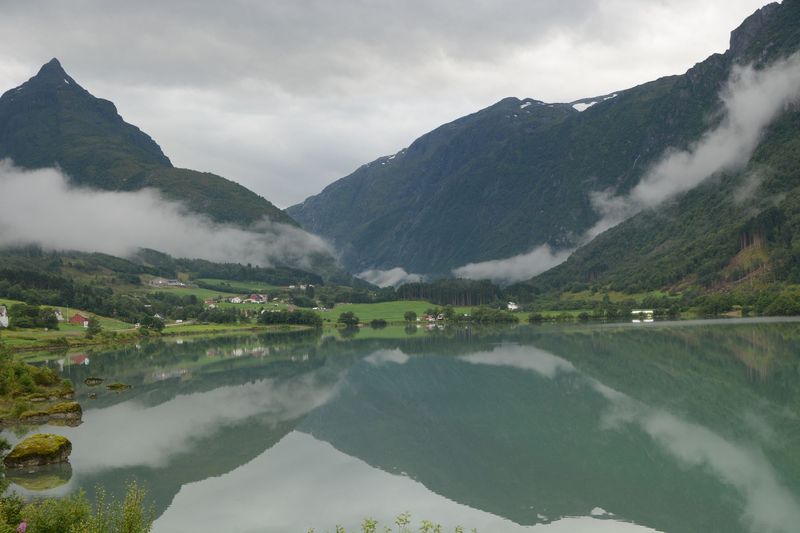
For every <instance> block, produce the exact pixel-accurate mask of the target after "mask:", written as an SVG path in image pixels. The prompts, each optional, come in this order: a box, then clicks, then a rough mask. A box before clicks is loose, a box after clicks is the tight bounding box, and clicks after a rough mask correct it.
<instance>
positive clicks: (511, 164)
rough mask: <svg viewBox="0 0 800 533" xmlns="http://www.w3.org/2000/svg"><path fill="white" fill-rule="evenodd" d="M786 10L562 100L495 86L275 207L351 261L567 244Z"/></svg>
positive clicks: (698, 132)
mask: <svg viewBox="0 0 800 533" xmlns="http://www.w3.org/2000/svg"><path fill="white" fill-rule="evenodd" d="M798 12H800V2H798V0H785V1H784V2H783V3H782V4H777V3H776V4H770V5H767V6H765V7H764V8H762V9H760V10H758V11H757V12H756V13H755V14H754V15H752V16H751V17H749V18H748V19H747V20H746V21H745V22H744V23H743V24H742V25H741V26H740V27H739V28H738V29H737V30H735V31H734V32H733V33H732V34H731V44H730V48H729V50H728V51H726V52H725V53H724V54H714V55H712V56H710V57H709V58H707V59H706V60H705V61H703V62H701V63H698V64H697V65H695V66H694V67H692V68H691V69H690V70H688V71H687V72H686V73H685V74H683V75H676V76H668V77H664V78H661V79H658V80H655V81H652V82H650V83H645V84H643V85H640V86H637V87H633V88H630V89H627V90H621V91H618V92H616V93H613V94H610V95H606V96H604V97H597V98H588V99H582V100H579V101H577V102H573V103H572V104H545V103H543V102H539V101H536V100H532V99H523V100H519V99H516V98H506V99H504V100H501V101H500V102H498V103H496V104H494V105H492V106H490V107H488V108H486V109H484V110H481V111H479V112H477V113H475V114H472V115H469V116H466V117H463V118H460V119H458V120H456V121H454V122H452V123H450V124H446V125H444V126H441V127H439V128H437V129H436V130H434V131H432V132H430V133H427V134H425V135H423V136H422V137H420V138H419V139H417V140H415V141H414V142H413V143H412V144H411V145H410V146H409V147H408V148H407V149H404V150H401V151H400V152H398V153H397V154H395V155H393V156H389V157H382V158H379V159H377V160H375V161H373V162H371V163H368V164H366V165H364V166H362V167H360V168H359V169H357V170H356V171H355V172H353V173H352V174H350V175H349V176H347V177H344V178H342V179H340V180H338V181H336V182H335V183H333V184H331V185H330V186H328V187H327V188H325V189H324V190H323V191H322V192H320V193H319V194H318V195H316V196H312V197H310V198H308V199H307V200H305V201H304V202H303V203H301V204H298V205H295V206H293V207H291V208H289V209H288V210H287V211H288V213H289V214H290V215H291V216H292V217H293V218H294V219H295V220H297V221H298V222H300V224H301V225H302V226H303V227H304V228H305V229H307V230H310V231H312V232H315V233H318V234H320V235H322V236H324V237H327V238H328V239H330V240H331V241H332V242H333V243H334V244H335V245H336V246H337V247H338V248H339V249H340V250H341V252H342V260H343V261H344V264H345V266H347V267H349V268H350V270H351V271H360V270H364V269H368V268H379V269H388V268H392V267H396V266H400V267H403V268H405V269H406V270H408V271H411V272H421V273H433V274H449V273H450V272H451V270H452V269H453V268H455V267H458V266H461V265H464V264H466V263H470V262H480V261H486V260H490V259H499V258H506V257H510V256H514V255H517V254H521V253H525V252H528V251H530V250H531V249H533V248H534V247H536V246H538V245H541V244H548V245H550V246H552V247H554V248H556V249H567V248H573V247H575V246H576V245H578V244H580V242H581V237H582V235H584V234H585V232H586V230H588V229H589V228H591V227H592V226H593V225H594V224H596V223H597V222H598V221H599V220H600V219H601V215H600V214H599V213H598V212H597V211H596V210H595V208H594V206H593V204H592V199H591V198H592V193H593V192H597V191H611V192H613V193H614V194H616V195H621V194H625V193H627V192H629V191H630V190H631V189H632V188H633V187H634V186H635V185H636V184H637V183H638V182H639V181H640V179H641V178H642V176H643V175H644V173H645V172H647V170H648V169H650V168H651V167H652V166H653V165H654V164H655V163H656V162H657V161H659V160H660V159H661V158H662V156H663V154H664V153H665V151H666V150H668V149H677V150H683V149H687V148H689V147H691V146H692V144H693V143H695V142H696V141H697V140H698V139H700V138H701V136H702V135H703V133H704V132H705V131H707V130H708V129H709V128H710V127H712V126H714V125H715V124H717V123H719V121H720V113H719V111H720V108H721V102H720V99H719V94H720V91H721V90H722V89H723V88H724V87H725V84H726V82H727V81H728V79H729V76H730V73H731V69H732V67H733V65H735V64H737V63H742V64H744V63H748V62H752V61H756V62H758V63H759V64H766V63H767V62H769V61H770V60H772V59H775V58H778V57H783V56H785V55H787V54H788V53H789V52H792V51H794V50H796V49H797V45H798V42H800V35H798V33H799V32H798V28H800V24H798V22H800V17H799V16H798ZM591 102H595V103H594V104H593V105H591V106H588V104H589V103H591Z"/></svg>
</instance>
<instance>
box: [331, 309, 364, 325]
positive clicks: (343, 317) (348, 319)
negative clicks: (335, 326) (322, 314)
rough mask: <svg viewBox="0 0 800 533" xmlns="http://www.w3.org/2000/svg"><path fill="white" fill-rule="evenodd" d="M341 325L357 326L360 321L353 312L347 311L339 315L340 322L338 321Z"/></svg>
mask: <svg viewBox="0 0 800 533" xmlns="http://www.w3.org/2000/svg"><path fill="white" fill-rule="evenodd" d="M336 322H338V323H339V324H344V325H345V326H347V327H353V326H357V325H358V323H359V322H360V320H359V319H358V317H357V316H356V315H355V313H353V312H352V311H345V312H344V313H342V314H340V315H339V318H338V320H336Z"/></svg>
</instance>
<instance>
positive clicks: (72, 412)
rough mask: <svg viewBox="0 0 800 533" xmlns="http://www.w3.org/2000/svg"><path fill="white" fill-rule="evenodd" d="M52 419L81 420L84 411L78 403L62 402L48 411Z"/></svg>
mask: <svg viewBox="0 0 800 533" xmlns="http://www.w3.org/2000/svg"><path fill="white" fill-rule="evenodd" d="M47 414H49V415H50V418H56V419H58V418H60V419H63V420H80V419H81V417H82V416H83V409H81V404H79V403H78V402H61V403H57V404H55V405H53V406H52V407H50V409H48V410H47Z"/></svg>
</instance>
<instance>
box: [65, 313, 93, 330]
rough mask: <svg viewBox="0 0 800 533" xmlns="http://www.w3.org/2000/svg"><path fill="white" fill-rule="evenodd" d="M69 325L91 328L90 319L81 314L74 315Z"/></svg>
mask: <svg viewBox="0 0 800 533" xmlns="http://www.w3.org/2000/svg"><path fill="white" fill-rule="evenodd" d="M69 323H70V324H76V325H79V326H83V327H85V328H88V327H89V319H88V318H86V317H85V316H83V315H82V314H80V313H75V314H74V315H72V316H71V317H70V319H69Z"/></svg>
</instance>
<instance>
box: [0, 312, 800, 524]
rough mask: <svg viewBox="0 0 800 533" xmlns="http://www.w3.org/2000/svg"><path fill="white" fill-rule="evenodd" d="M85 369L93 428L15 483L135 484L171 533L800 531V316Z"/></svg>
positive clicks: (190, 355) (325, 346) (267, 351)
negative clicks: (453, 528) (45, 476)
mask: <svg viewBox="0 0 800 533" xmlns="http://www.w3.org/2000/svg"><path fill="white" fill-rule="evenodd" d="M87 358H88V360H89V361H90V363H89V364H88V365H87V364H85V362H82V363H81V364H74V365H70V364H69V363H68V362H67V363H66V364H65V365H64V374H65V375H66V376H68V377H70V378H71V379H72V380H73V382H74V383H76V384H77V385H78V394H79V396H80V397H81V399H82V403H83V405H84V409H85V412H84V421H85V422H84V424H83V425H81V426H80V427H78V428H47V430H52V431H54V432H57V433H62V434H65V435H67V436H69V437H70V438H71V439H72V441H73V444H74V447H73V449H74V451H73V455H72V463H71V464H72V469H73V473H72V477H71V478H69V477H62V478H61V479H62V480H66V479H69V481H66V482H65V483H64V484H62V485H60V486H56V484H52V486H49V487H48V486H47V484H46V483H45V484H39V485H37V484H33V485H31V484H29V485H28V488H27V489H25V488H23V486H24V484H25V482H24V481H21V482H20V483H18V484H17V485H15V486H16V488H17V489H18V490H20V491H22V492H25V493H30V491H32V490H38V489H40V488H47V490H46V491H45V493H53V494H62V493H66V492H69V491H72V490H75V489H77V488H78V487H82V488H86V489H87V490H89V492H90V493H91V489H92V487H93V486H94V485H95V484H96V483H101V484H103V485H105V486H107V487H108V488H109V490H110V492H112V494H113V493H116V494H119V493H120V492H121V491H122V490H123V487H124V483H125V482H126V481H127V480H128V479H130V478H131V477H136V478H138V479H140V480H141V481H143V482H144V483H145V484H146V485H147V486H148V488H149V489H150V492H151V494H152V496H153V497H154V498H155V500H156V508H157V511H158V513H159V514H162V513H163V515H162V516H161V518H160V519H159V520H158V522H157V529H158V530H159V531H175V530H193V531H212V530H213V531H217V530H220V529H225V530H228V531H265V530H270V529H267V528H268V527H273V529H271V531H292V530H296V531H305V530H307V529H308V528H309V527H317V528H318V530H325V529H326V528H328V529H330V528H332V527H333V526H334V524H335V523H342V524H344V525H348V526H351V527H352V526H354V525H357V523H358V522H359V521H360V519H362V518H363V517H365V516H366V515H373V516H376V517H379V518H382V519H387V518H391V517H393V516H396V515H397V514H398V513H400V512H402V511H404V510H411V511H412V512H413V514H414V516H415V517H417V518H419V519H421V518H430V519H432V520H437V521H440V522H447V523H448V524H451V525H453V524H455V523H456V522H459V523H463V524H464V525H465V526H468V527H478V529H479V530H483V531H493V532H502V531H528V530H533V531H538V530H540V529H541V530H544V531H547V532H548V533H550V532H558V531H579V532H582V531H586V532H595V531H628V530H630V531H669V532H670V533H680V532H686V533H690V532H692V533H693V532H696V531H726V532H734V533H735V532H746V533H762V532H767V533H770V532H774V533H784V532H789V531H795V530H796V529H797V527H796V525H797V524H798V523H800V506H798V494H800V454H798V453H797V451H796V444H795V443H796V442H797V441H798V439H800V419H798V416H797V415H798V413H799V412H800V385H799V384H798V380H797V375H799V374H800V323H797V322H786V323H769V322H758V321H756V322H753V321H729V322H723V323H719V322H711V323H675V324H656V325H648V326H647V327H646V328H642V327H641V325H639V327H635V326H572V327H530V328H514V329H506V330H489V331H481V330H474V329H466V330H451V329H444V330H442V331H438V330H437V331H434V332H425V331H420V332H418V333H416V334H414V335H408V334H406V333H405V332H404V331H403V329H402V328H395V329H394V330H393V329H392V328H387V329H386V330H380V331H372V330H369V331H365V332H362V334H359V335H357V336H355V337H354V338H352V339H334V338H330V337H320V336H319V335H305V334H304V335H299V336H286V335H283V336H281V335H273V336H266V337H263V336H262V337H256V336H252V337H245V338H239V339H232V340H231V339H229V340H220V339H217V340H204V341H197V340H191V341H190V340H187V342H185V343H183V344H181V345H174V344H173V345H166V344H152V345H142V346H141V347H138V348H130V349H126V350H121V351H117V352H113V353H108V354H99V353H98V354H89V355H88V356H87ZM89 376H99V377H103V378H105V379H107V380H109V381H111V380H113V381H122V382H125V383H129V384H131V385H133V388H132V389H130V390H129V391H126V392H124V393H121V394H112V393H107V392H106V391H104V390H103V389H102V388H99V389H100V390H98V387H94V388H93V387H88V386H85V385H83V380H84V379H85V378H86V377H89ZM94 392H97V393H98V398H97V400H88V399H86V398H87V397H88V394H90V393H94ZM12 438H13V437H12ZM603 509H605V510H607V511H609V512H610V513H613V515H604V514H603V511H602V510H603ZM593 514H594V515H598V516H592V515H593ZM601 515H602V516H601ZM223 524H224V527H222V526H223ZM520 524H521V525H520ZM637 524H638V525H637Z"/></svg>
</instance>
